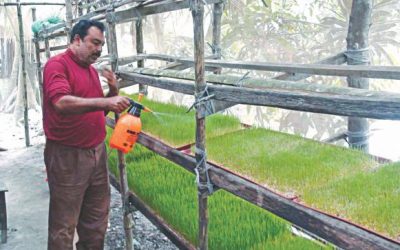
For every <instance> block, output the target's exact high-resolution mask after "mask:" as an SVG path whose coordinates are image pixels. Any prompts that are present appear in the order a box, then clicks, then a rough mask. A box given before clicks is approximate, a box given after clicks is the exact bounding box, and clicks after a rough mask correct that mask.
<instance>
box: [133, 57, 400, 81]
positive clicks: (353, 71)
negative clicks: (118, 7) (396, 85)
mask: <svg viewBox="0 0 400 250" xmlns="http://www.w3.org/2000/svg"><path fill="white" fill-rule="evenodd" d="M335 58H337V59H338V61H339V62H342V61H343V59H344V57H343V56H341V55H338V56H335ZM135 59H136V60H139V59H153V60H162V61H168V62H181V63H188V64H192V65H193V59H190V58H179V57H173V56H166V55H160V54H143V55H137V56H136V57H135ZM327 59H332V60H333V58H327ZM205 63H206V65H207V66H211V67H223V68H232V69H247V70H260V71H277V72H288V73H294V74H297V73H304V74H308V75H329V76H356V77H368V78H379V79H392V80H400V67H399V66H362V65H322V64H283V63H261V62H241V61H223V60H206V61H205ZM307 77H308V76H307Z"/></svg>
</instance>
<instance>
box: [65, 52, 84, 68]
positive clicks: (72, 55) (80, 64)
mask: <svg viewBox="0 0 400 250" xmlns="http://www.w3.org/2000/svg"><path fill="white" fill-rule="evenodd" d="M66 53H67V55H68V56H69V57H71V59H72V60H73V61H74V62H76V63H77V64H78V65H79V66H81V67H83V68H89V66H90V65H87V64H86V63H84V62H82V61H81V60H79V58H78V57H77V56H76V55H75V54H74V52H72V50H71V49H70V48H68V49H67V51H66Z"/></svg>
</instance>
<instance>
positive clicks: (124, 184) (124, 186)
mask: <svg viewBox="0 0 400 250" xmlns="http://www.w3.org/2000/svg"><path fill="white" fill-rule="evenodd" d="M113 14H114V9H113V8H110V9H108V10H107V24H108V25H107V44H108V46H109V55H110V58H111V68H112V71H113V72H115V71H116V70H117V68H118V46H117V35H116V31H115V22H114V18H113V16H114V15H113ZM118 118H119V115H118V114H117V113H115V121H118ZM118 168H119V176H120V187H121V190H120V191H121V199H122V210H123V214H124V231H125V249H126V250H133V236H132V227H133V220H132V217H131V214H130V209H129V208H130V203H129V187H128V177H127V175H126V161H125V156H124V153H122V151H119V150H118Z"/></svg>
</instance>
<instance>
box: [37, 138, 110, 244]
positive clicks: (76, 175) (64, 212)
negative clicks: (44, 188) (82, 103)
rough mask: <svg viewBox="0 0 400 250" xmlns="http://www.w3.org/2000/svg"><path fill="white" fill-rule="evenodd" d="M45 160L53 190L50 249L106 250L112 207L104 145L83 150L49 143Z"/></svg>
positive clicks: (49, 232)
mask: <svg viewBox="0 0 400 250" xmlns="http://www.w3.org/2000/svg"><path fill="white" fill-rule="evenodd" d="M44 160H45V164H46V169H47V177H48V182H49V189H50V207H49V231H48V249H49V250H64V249H65V250H66V249H68V250H69V249H73V246H72V244H73V239H74V233H75V228H76V230H77V232H78V236H79V241H78V243H77V244H76V247H77V249H78V250H80V249H87V250H89V249H90V250H97V249H103V247H104V237H105V232H106V229H107V223H108V212H109V208H110V185H109V179H108V170H107V153H106V148H105V145H104V143H102V144H100V145H98V146H97V147H95V148H93V149H79V148H75V147H68V146H64V145H60V144H57V143H55V142H53V141H49V140H47V142H46V147H45V150H44Z"/></svg>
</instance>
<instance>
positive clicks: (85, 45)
mask: <svg viewBox="0 0 400 250" xmlns="http://www.w3.org/2000/svg"><path fill="white" fill-rule="evenodd" d="M74 41H75V42H76V43H77V45H78V46H77V55H78V57H79V59H80V60H81V61H82V62H83V63H85V64H87V65H90V64H92V63H94V62H95V61H96V60H97V58H99V57H100V55H101V50H102V47H103V45H104V35H103V32H101V30H100V29H99V28H97V27H95V26H92V27H90V28H89V29H88V31H87V35H86V36H85V38H84V39H83V40H82V39H81V38H80V37H79V36H77V37H75V39H74Z"/></svg>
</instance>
